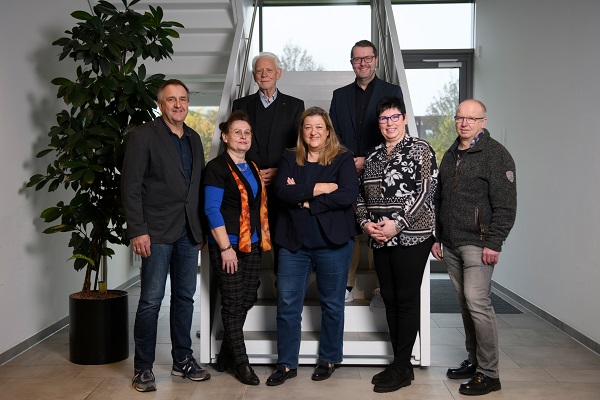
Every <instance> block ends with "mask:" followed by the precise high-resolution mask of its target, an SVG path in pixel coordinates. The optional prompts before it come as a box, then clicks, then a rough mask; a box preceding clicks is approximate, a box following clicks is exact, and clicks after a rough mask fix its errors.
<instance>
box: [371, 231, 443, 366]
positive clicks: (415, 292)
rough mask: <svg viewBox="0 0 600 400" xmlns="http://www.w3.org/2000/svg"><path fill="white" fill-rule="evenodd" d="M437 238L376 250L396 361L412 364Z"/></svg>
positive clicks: (376, 268) (376, 260)
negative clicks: (429, 261)
mask: <svg viewBox="0 0 600 400" xmlns="http://www.w3.org/2000/svg"><path fill="white" fill-rule="evenodd" d="M433 242H434V239H433V237H431V238H428V239H427V240H425V241H424V242H422V243H419V244H417V245H415V246H401V245H398V246H390V247H384V248H381V249H373V262H374V264H375V271H376V272H377V277H378V278H379V283H380V289H381V297H382V298H383V302H384V304H385V315H386V318H387V323H388V328H389V331H390V342H391V343H392V349H393V351H394V361H393V363H394V364H395V365H397V366H400V367H408V368H410V367H411V362H410V359H411V353H412V349H413V346H414V345H415V340H416V338H417V332H418V331H419V322H420V310H421V282H422V280H423V272H424V271H425V265H426V263H427V258H428V257H429V252H430V250H431V246H433Z"/></svg>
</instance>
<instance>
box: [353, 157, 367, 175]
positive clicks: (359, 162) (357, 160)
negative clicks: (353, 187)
mask: <svg viewBox="0 0 600 400" xmlns="http://www.w3.org/2000/svg"><path fill="white" fill-rule="evenodd" d="M363 165H365V157H354V167H355V168H356V173H357V174H360V171H362V169H363Z"/></svg>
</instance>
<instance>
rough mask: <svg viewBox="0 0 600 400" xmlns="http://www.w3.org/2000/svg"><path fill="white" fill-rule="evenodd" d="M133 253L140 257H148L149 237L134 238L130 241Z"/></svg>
mask: <svg viewBox="0 0 600 400" xmlns="http://www.w3.org/2000/svg"><path fill="white" fill-rule="evenodd" d="M131 247H133V252H134V253H135V254H137V255H139V256H140V257H144V258H146V257H150V235H141V236H136V237H134V238H133V239H131Z"/></svg>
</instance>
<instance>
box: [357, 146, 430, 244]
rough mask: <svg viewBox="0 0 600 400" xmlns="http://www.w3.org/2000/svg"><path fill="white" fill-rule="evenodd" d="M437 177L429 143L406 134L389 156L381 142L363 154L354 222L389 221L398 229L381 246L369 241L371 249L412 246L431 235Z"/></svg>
mask: <svg viewBox="0 0 600 400" xmlns="http://www.w3.org/2000/svg"><path fill="white" fill-rule="evenodd" d="M437 175H438V168H437V163H436V161H435V153H434V151H433V149H432V148H431V146H430V145H429V143H428V142H426V141H425V140H423V139H419V138H415V137H412V136H410V135H408V134H405V135H404V138H403V139H402V140H401V141H400V142H399V143H398V144H396V146H395V147H394V148H393V149H392V151H391V152H390V153H389V154H388V152H387V150H386V147H385V142H383V143H382V144H380V145H378V146H377V147H375V148H374V149H373V150H372V151H371V152H370V153H369V154H368V155H367V158H366V159H365V164H364V167H363V170H362V173H361V176H360V192H359V194H358V199H357V200H356V220H357V221H358V223H359V224H360V227H361V228H364V225H365V224H366V223H367V222H380V221H383V220H390V219H391V220H394V221H395V222H396V227H397V228H398V229H399V230H400V233H398V234H397V235H396V236H394V237H393V238H392V239H391V240H389V241H388V242H386V243H384V244H379V243H377V242H376V241H374V240H373V239H371V238H369V245H370V246H371V247H373V248H382V247H384V246H397V245H398V244H400V245H403V246H412V245H416V244H419V243H422V242H423V241H425V240H426V239H427V238H429V237H430V236H431V235H432V234H433V230H434V227H435V214H434V210H433V194H434V193H435V187H436V185H437Z"/></svg>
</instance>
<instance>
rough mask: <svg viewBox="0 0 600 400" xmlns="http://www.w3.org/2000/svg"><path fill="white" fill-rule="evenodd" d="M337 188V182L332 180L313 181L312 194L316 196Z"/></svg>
mask: <svg viewBox="0 0 600 400" xmlns="http://www.w3.org/2000/svg"><path fill="white" fill-rule="evenodd" d="M337 188H338V184H337V183H333V182H318V183H315V188H314V189H313V196H315V197H317V196H320V195H322V194H329V193H332V192H335V191H336V190H337Z"/></svg>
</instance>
